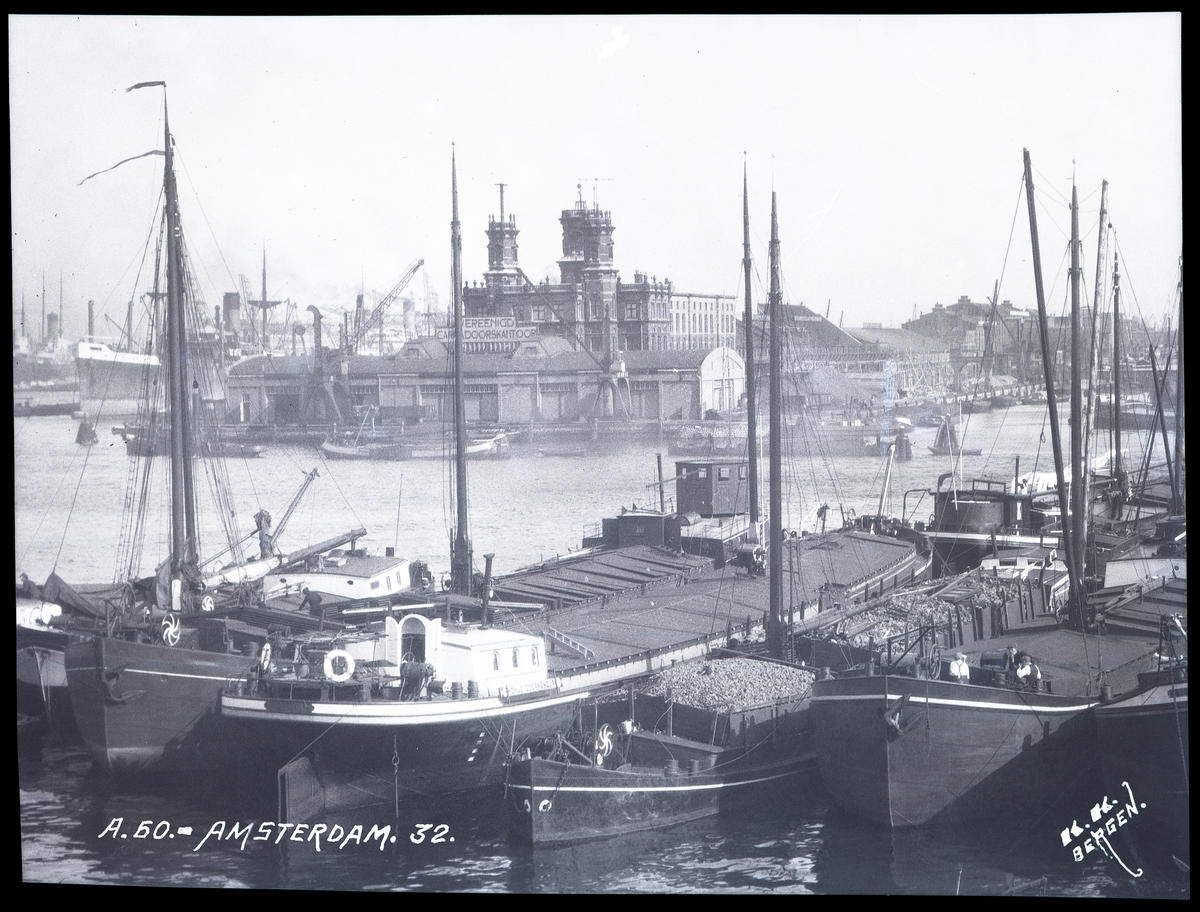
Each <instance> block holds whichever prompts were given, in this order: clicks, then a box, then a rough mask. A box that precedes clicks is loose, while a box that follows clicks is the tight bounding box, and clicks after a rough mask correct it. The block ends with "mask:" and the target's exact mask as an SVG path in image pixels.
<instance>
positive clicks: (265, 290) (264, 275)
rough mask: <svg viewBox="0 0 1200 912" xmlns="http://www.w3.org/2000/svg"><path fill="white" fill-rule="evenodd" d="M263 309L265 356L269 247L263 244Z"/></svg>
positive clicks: (264, 350)
mask: <svg viewBox="0 0 1200 912" xmlns="http://www.w3.org/2000/svg"><path fill="white" fill-rule="evenodd" d="M262 309H263V330H262V343H263V354H266V351H267V245H266V244H263V293H262Z"/></svg>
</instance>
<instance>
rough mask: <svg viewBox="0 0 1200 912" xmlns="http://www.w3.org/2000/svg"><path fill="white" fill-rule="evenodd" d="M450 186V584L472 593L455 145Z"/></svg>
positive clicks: (460, 240) (451, 163)
mask: <svg viewBox="0 0 1200 912" xmlns="http://www.w3.org/2000/svg"><path fill="white" fill-rule="evenodd" d="M450 186H451V197H452V200H453V205H452V214H451V217H450V293H451V296H452V300H453V302H454V304H453V307H454V354H453V358H454V478H455V488H456V492H457V498H458V529H457V531H456V532H455V537H454V548H453V553H452V554H451V557H450V585H451V588H452V589H453V590H454V591H455V592H457V593H459V594H461V595H470V594H471V542H470V539H469V538H468V536H467V455H466V454H467V410H466V404H465V403H464V401H463V395H464V385H463V364H462V330H463V312H462V311H463V299H462V233H461V229H460V225H459V222H458V169H457V165H456V163H455V157H454V149H453V146H452V147H451V150H450Z"/></svg>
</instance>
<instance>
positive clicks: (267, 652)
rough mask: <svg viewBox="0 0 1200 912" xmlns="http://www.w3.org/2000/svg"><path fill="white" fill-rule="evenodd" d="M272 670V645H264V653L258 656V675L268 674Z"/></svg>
mask: <svg viewBox="0 0 1200 912" xmlns="http://www.w3.org/2000/svg"><path fill="white" fill-rule="evenodd" d="M270 668H271V644H270V643H263V647H262V652H260V653H259V654H258V673H259V674H264V675H265V674H266V673H267V672H268V671H269V670H270Z"/></svg>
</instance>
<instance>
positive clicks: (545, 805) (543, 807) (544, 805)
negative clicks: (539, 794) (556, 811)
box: [538, 798, 554, 814]
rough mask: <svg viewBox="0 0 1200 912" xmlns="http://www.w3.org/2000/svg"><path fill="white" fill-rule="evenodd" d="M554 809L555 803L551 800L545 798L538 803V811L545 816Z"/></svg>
mask: <svg viewBox="0 0 1200 912" xmlns="http://www.w3.org/2000/svg"><path fill="white" fill-rule="evenodd" d="M552 807H554V802H552V801H551V800H550V799H549V798H543V799H542V800H541V801H540V802H538V810H539V811H541V812H542V813H543V814H544V813H546V811H548V810H550V808H552Z"/></svg>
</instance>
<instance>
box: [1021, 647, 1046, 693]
mask: <svg viewBox="0 0 1200 912" xmlns="http://www.w3.org/2000/svg"><path fill="white" fill-rule="evenodd" d="M1041 680H1042V673H1041V671H1040V670H1038V667H1037V666H1036V665H1034V664H1033V660H1032V659H1030V658H1029V656H1027V655H1026V656H1022V657H1021V667H1020V668H1018V669H1017V686H1018V687H1025V688H1028V689H1029V690H1037V689H1038V687H1039V686H1040V682H1041Z"/></svg>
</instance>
